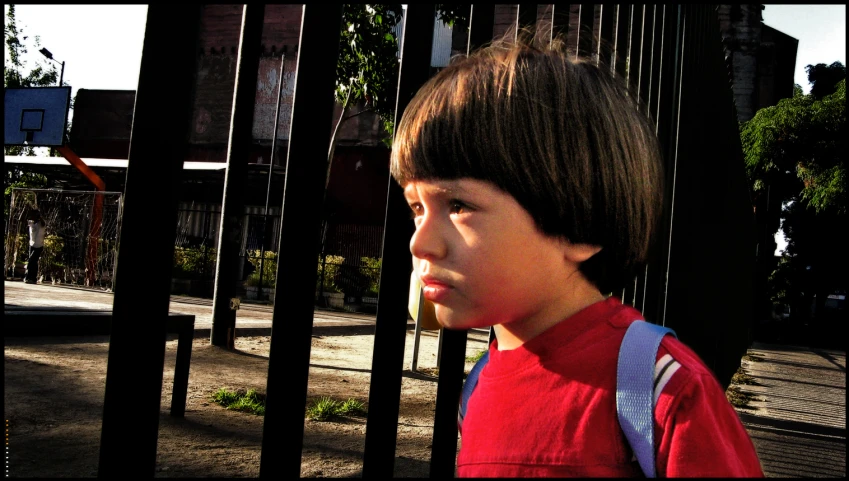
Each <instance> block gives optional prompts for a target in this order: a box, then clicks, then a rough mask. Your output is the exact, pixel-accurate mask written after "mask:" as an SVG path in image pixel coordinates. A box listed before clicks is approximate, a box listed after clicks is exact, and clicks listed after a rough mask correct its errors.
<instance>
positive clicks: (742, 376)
mask: <svg viewBox="0 0 849 481" xmlns="http://www.w3.org/2000/svg"><path fill="white" fill-rule="evenodd" d="M731 384H746V385H749V386H760V383H759V382H758V381H756V380H755V378H753V377H752V376H750V375H748V374H747V373H746V370H745V369H743V368H742V367H739V368H737V372H736V373H734V375H733V376H731Z"/></svg>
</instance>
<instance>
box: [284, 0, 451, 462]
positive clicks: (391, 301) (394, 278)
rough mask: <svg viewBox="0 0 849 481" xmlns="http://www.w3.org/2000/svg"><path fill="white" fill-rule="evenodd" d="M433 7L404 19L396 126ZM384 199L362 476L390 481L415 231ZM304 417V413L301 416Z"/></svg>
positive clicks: (424, 62)
mask: <svg viewBox="0 0 849 481" xmlns="http://www.w3.org/2000/svg"><path fill="white" fill-rule="evenodd" d="M434 15H435V8H434V5H433V4H424V5H420V4H410V5H408V6H407V13H406V15H405V16H404V18H403V22H404V33H403V36H402V41H401V65H400V68H399V75H398V97H397V101H396V104H395V125H397V124H398V122H399V121H400V119H401V116H402V115H403V113H404V109H405V108H406V107H407V104H408V103H409V102H410V100H411V99H412V97H413V95H414V94H415V93H416V92H417V91H418V89H419V87H421V86H422V84H424V83H425V82H426V81H427V79H428V77H429V76H430V57H431V47H432V45H433V21H434V20H433V19H434ZM388 183H389V187H388V189H387V191H388V192H387V196H386V226H385V228H384V231H383V254H382V256H381V257H382V259H383V262H382V265H381V271H380V290H379V293H378V308H377V319H376V321H375V324H376V325H375V333H374V355H373V358H372V359H373V360H372V368H371V384H370V387H369V416H368V419H367V420H366V437H365V450H364V453H363V477H364V478H365V477H375V478H391V477H393V473H394V467H395V445H396V442H397V437H398V413H399V410H400V402H401V376H402V373H403V369H404V341H405V338H406V334H407V300H408V298H409V289H410V269H411V268H412V257H411V255H410V247H409V246H410V237H411V236H412V234H413V231H414V226H413V223H412V222H410V218H409V211H410V209H409V207H408V206H407V202H406V200H405V199H404V193H403V189H401V187H400V186H399V185H398V184H397V183H396V182H395V180H394V179H392V178H391V177H390V178H389V181H388ZM299 415H300V416H303V413H302V412H299Z"/></svg>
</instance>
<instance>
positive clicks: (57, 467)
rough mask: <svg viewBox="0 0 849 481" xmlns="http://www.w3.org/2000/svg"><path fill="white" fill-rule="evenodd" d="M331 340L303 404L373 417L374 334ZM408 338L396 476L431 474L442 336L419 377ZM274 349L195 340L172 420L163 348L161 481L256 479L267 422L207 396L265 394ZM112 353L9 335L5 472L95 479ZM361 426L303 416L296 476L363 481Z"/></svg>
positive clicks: (252, 340) (258, 342)
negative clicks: (350, 404) (331, 402)
mask: <svg viewBox="0 0 849 481" xmlns="http://www.w3.org/2000/svg"><path fill="white" fill-rule="evenodd" d="M336 332H338V333H339V334H338V335H337V334H335V333H334V335H332V336H314V337H313V344H312V351H311V360H310V377H309V388H308V405H309V403H310V402H311V401H313V400H315V399H317V398H319V397H321V396H331V397H333V398H335V399H338V400H342V401H344V400H347V399H349V398H354V399H356V400H359V401H361V402H363V403H364V404H365V405H366V406H365V407H366V409H368V393H369V381H370V369H371V362H372V348H373V341H374V335H373V334H374V329H373V328H372V327H364V326H350V327H346V328H342V329H339V330H338V331H336ZM485 335H486V333H485V332H482V333H478V334H477V335H476V336H475V335H470V342H469V343H468V350H467V353H468V354H474V353H476V352H477V351H479V350H481V349H482V348H483V347H484V346H485V339H486V337H485ZM413 337H414V334H413V332H412V331H408V334H407V342H406V346H407V347H406V354H405V363H404V378H403V381H402V392H401V399H402V400H401V410H400V416H399V425H398V438H397V439H398V440H397V449H396V463H395V476H396V477H426V476H428V471H429V459H430V444H431V438H432V435H433V414H434V408H435V401H436V377H435V376H433V374H435V367H436V352H437V345H438V343H437V339H438V337H437V333H436V331H424V332H423V333H422V337H421V345H420V351H419V357H418V366H419V369H418V370H417V372H416V373H413V372H411V371H410V362H411V360H412V346H413ZM478 338H479V339H478ZM269 341H270V338H269V337H267V336H259V337H237V339H236V350H235V351H227V350H223V349H220V348H216V347H213V346H211V345H210V344H209V341H208V339H207V338H196V339H195V340H194V344H193V351H192V361H191V371H190V375H189V392H188V399H187V406H186V415H185V418H183V419H180V418H173V417H171V416H170V415H169V414H168V413H169V408H170V402H171V389H172V383H173V372H174V360H175V357H176V348H177V341H176V339H175V340H170V341H168V342H167V347H166V357H165V372H164V378H163V389H162V401H161V407H160V409H161V415H160V421H159V443H158V449H157V460H156V476H157V477H256V476H258V475H259V461H260V452H261V443H262V417H261V416H256V415H253V414H247V413H242V412H236V411H228V410H226V409H224V408H223V407H221V406H220V405H218V404H216V403H215V402H213V401H212V400H211V397H212V394H213V393H214V392H215V391H217V390H218V389H219V388H222V387H223V388H226V389H230V390H236V389H251V388H253V389H256V390H257V391H259V392H264V391H265V388H266V375H267V369H268V351H269ZM107 350H108V337H106V336H92V337H65V338H58V337H54V338H6V339H5V349H4V358H5V366H4V367H5V391H4V403H5V406H4V407H5V409H4V411H5V416H6V419H7V421H6V422H7V426H8V427H7V430H8V431H7V439H8V448H9V449H8V452H7V453H8V454H7V456H8V464H7V469H8V471H7V472H8V474H9V475H10V476H13V477H94V476H96V475H97V465H98V453H99V442H100V429H101V416H102V410H103V395H104V386H105V380H106V359H107ZM470 368H471V363H468V362H467V370H468V369H470ZM295 408H296V407H293V409H295ZM128 415H130V413H128ZM365 425H366V418H365V417H346V418H341V419H336V420H331V421H313V420H309V419H307V421H306V423H305V436H304V449H303V457H302V463H301V476H302V477H361V475H362V454H363V448H364V443H365Z"/></svg>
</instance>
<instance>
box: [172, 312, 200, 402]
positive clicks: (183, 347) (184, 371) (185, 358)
mask: <svg viewBox="0 0 849 481" xmlns="http://www.w3.org/2000/svg"><path fill="white" fill-rule="evenodd" d="M194 334H195V323H194V320H192V321H189V322H186V323H185V324H183V325H182V326H181V327H180V335H179V337H178V338H177V360H176V362H175V363H174V389H173V391H172V393H171V416H174V417H179V418H181V417H183V416H185V414H186V396H187V394H188V391H189V364H191V361H192V341H193V339H194Z"/></svg>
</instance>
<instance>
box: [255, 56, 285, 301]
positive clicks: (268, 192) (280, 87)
mask: <svg viewBox="0 0 849 481" xmlns="http://www.w3.org/2000/svg"><path fill="white" fill-rule="evenodd" d="M285 62H286V54H285V53H284V54H282V55H281V56H280V77H279V78H278V80H277V107H276V108H275V109H274V132H273V133H272V134H271V159H270V160H269V161H268V184H267V186H266V188H265V209H263V211H262V215H263V223H262V224H263V226H262V242H261V243H260V247H259V257H260V260H259V285H260V287H262V276H263V274H264V273H265V239H266V236H268V201H269V198H270V197H271V174H272V173H273V172H274V153H275V152H276V151H277V150H276V147H277V125H278V123H279V122H280V101H281V100H282V99H283V69H284V67H283V65H284V63H285ZM260 292H261V289H260Z"/></svg>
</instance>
